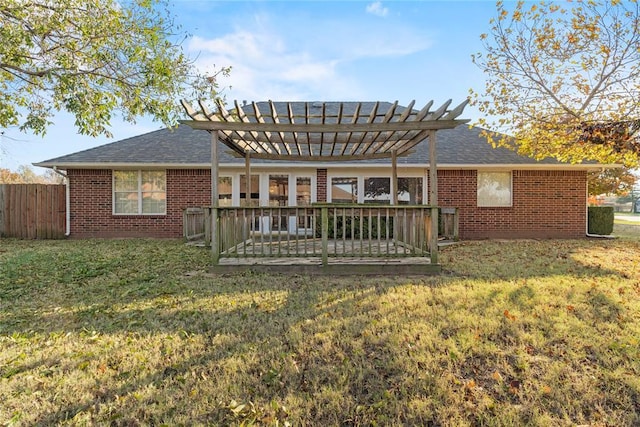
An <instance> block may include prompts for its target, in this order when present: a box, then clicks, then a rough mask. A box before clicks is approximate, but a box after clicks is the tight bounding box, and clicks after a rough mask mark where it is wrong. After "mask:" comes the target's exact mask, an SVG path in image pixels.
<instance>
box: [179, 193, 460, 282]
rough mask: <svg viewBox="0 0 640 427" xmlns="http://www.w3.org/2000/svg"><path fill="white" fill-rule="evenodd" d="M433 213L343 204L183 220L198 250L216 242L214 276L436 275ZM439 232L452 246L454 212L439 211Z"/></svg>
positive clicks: (242, 210) (222, 210) (231, 210)
mask: <svg viewBox="0 0 640 427" xmlns="http://www.w3.org/2000/svg"><path fill="white" fill-rule="evenodd" d="M438 210H439V208H437V207H430V206H422V205H420V206H406V205H404V206H389V205H380V206H377V205H345V204H338V205H329V204H319V205H314V206H307V207H286V206H285V207H281V206H275V207H262V206H261V207H257V206H251V207H216V208H206V207H205V208H202V212H203V216H202V217H201V216H198V214H197V213H195V212H186V213H185V238H186V239H187V240H190V239H192V238H199V237H204V242H203V243H202V245H203V246H208V247H211V242H218V243H217V244H214V245H213V247H211V251H212V264H213V265H212V267H211V271H212V272H220V273H230V272H234V271H247V270H255V271H268V272H287V273H294V274H295V273H308V274H357V275H361V274H394V275H395V274H412V275H413V274H420V275H422V274H432V273H437V272H439V271H440V270H441V267H440V265H439V263H438V258H437V248H438V246H439V241H440V239H443V238H446V237H445V235H444V233H442V234H440V233H439V234H440V235H439V236H438V235H436V236H434V235H433V234H432V232H431V230H433V229H434V225H433V221H432V219H433V218H436V219H437V213H438ZM448 219H452V221H448ZM211 223H213V224H216V226H215V227H212V226H209V224H211ZM447 224H450V225H451V226H450V227H448V226H447ZM442 225H443V229H444V230H447V229H451V230H450V231H452V233H446V234H447V235H449V236H451V237H450V238H452V240H456V239H457V212H456V210H455V209H454V210H453V212H446V213H444V212H443V221H442ZM202 230H204V232H203V231H202Z"/></svg>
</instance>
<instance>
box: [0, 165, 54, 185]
mask: <svg viewBox="0 0 640 427" xmlns="http://www.w3.org/2000/svg"><path fill="white" fill-rule="evenodd" d="M63 183H64V178H63V177H62V176H60V175H59V174H57V173H55V172H54V171H53V170H51V169H47V170H46V171H45V172H44V174H42V175H38V174H37V173H35V172H34V170H33V169H32V168H31V166H28V165H20V166H18V170H16V171H15V172H14V171H12V170H11V169H4V168H0V184H63Z"/></svg>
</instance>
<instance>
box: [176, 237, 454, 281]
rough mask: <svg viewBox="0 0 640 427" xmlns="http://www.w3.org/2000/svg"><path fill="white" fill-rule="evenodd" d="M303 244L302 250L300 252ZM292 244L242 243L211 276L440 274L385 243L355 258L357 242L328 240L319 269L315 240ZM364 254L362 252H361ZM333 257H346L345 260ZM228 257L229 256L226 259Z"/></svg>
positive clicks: (428, 261)
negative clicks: (238, 273) (242, 274)
mask: <svg viewBox="0 0 640 427" xmlns="http://www.w3.org/2000/svg"><path fill="white" fill-rule="evenodd" d="M302 243H304V244H306V245H307V247H306V248H301V247H300V245H301V244H302ZM189 244H191V245H196V246H202V247H204V246H205V243H204V241H198V242H190V243H189ZM291 244H292V242H287V241H281V242H268V241H266V242H259V241H258V242H246V243H245V244H243V245H242V247H241V248H239V249H240V252H239V253H235V254H233V255H232V254H227V256H225V257H221V258H220V260H219V263H218V264H217V265H213V266H211V267H210V271H211V272H212V273H217V274H230V273H236V272H246V271H248V270H249V271H254V272H264V273H287V274H312V275H425V274H436V273H439V272H440V271H441V266H440V265H439V264H431V259H430V258H429V257H428V256H407V255H406V254H407V250H406V248H405V247H404V246H402V245H395V244H394V242H393V241H389V242H388V245H383V246H379V247H376V248H377V249H378V251H379V252H378V253H376V254H374V255H373V256H372V255H371V254H369V253H365V254H364V255H363V256H360V255H358V250H357V245H358V244H359V241H357V240H351V241H350V240H345V241H343V240H339V241H336V240H330V241H329V245H328V250H329V256H328V257H327V264H326V265H323V262H322V256H321V255H320V253H321V251H320V250H319V248H318V245H319V244H320V241H319V239H309V240H307V241H306V242H304V241H298V242H296V245H297V246H298V247H297V248H295V250H293V249H292V248H291V247H290V246H289V245H291ZM305 250H306V251H307V253H309V254H318V255H317V256H289V255H287V254H288V253H304V252H305ZM365 252H366V251H365ZM336 254H349V255H348V256H343V255H336ZM230 255H231V256H230Z"/></svg>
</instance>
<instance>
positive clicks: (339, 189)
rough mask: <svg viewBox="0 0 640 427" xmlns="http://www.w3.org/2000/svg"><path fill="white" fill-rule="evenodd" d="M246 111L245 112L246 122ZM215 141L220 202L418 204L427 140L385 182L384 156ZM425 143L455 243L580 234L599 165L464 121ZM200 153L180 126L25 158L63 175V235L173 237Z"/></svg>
mask: <svg viewBox="0 0 640 427" xmlns="http://www.w3.org/2000/svg"><path fill="white" fill-rule="evenodd" d="M412 104H413V103H412ZM258 106H261V107H260V109H261V110H262V111H266V110H269V108H270V107H271V108H272V109H273V114H274V116H273V118H272V122H273V121H276V122H277V118H276V116H275V114H276V110H278V111H280V112H281V116H282V115H283V114H286V111H287V108H288V111H289V114H291V121H293V120H294V119H293V114H294V113H292V111H294V110H303V111H306V114H307V120H309V119H308V117H310V114H311V113H313V110H314V109H318V110H320V109H321V110H322V123H325V121H324V120H325V117H329V116H330V114H329V111H330V110H331V109H337V108H339V111H340V113H339V115H340V116H342V115H343V114H344V116H345V117H351V115H352V114H355V115H354V116H353V117H354V120H353V121H354V122H356V121H357V120H356V119H355V117H356V116H357V115H358V114H360V115H362V116H368V117H369V118H370V119H371V122H370V123H377V122H380V121H384V120H385V118H384V116H385V115H386V114H387V113H390V112H391V111H392V110H395V112H394V113H393V114H399V113H402V112H405V113H407V114H408V113H409V111H411V114H413V110H411V107H412V105H411V106H410V107H408V108H407V109H403V108H402V107H397V106H396V104H390V103H376V104H375V106H373V104H372V103H317V104H316V103H313V104H310V103H269V104H267V103H259V104H255V103H254V104H253V107H251V106H245V109H249V110H250V109H251V108H255V109H256V110H257V108H258ZM338 106H339V107H338ZM354 108H355V109H356V112H355V113H354V112H353V111H354ZM425 108H426V107H425ZM241 110H242V109H241V108H238V111H241ZM360 110H361V111H360ZM427 110H428V108H427ZM442 112H444V109H443V110H442V111H441V113H442ZM391 115H392V114H389V115H387V117H391ZM257 116H258V115H257V114H256V112H255V111H254V115H253V119H252V120H253V121H255V120H256V117H257ZM333 116H335V114H334V115H333ZM318 117H319V116H318ZM258 119H260V120H262V118H261V117H258ZM245 120H246V119H245ZM338 120H340V119H338ZM386 120H388V118H387V119H386ZM328 122H329V121H328V120H327V123H328ZM236 133H238V132H236ZM246 133H247V134H248V133H250V132H246ZM273 133H274V134H275V133H276V132H273ZM379 133H381V132H378V134H379ZM382 133H384V132H382ZM388 133H390V132H388ZM227 134H228V135H230V134H231V132H228V133H227ZM414 135H416V134H414ZM223 136H224V135H223ZM312 136H313V135H311V136H309V135H307V137H308V138H311V137H312ZM333 138H334V141H335V140H336V138H337V137H336V136H334V137H333ZM256 141H258V140H257V139H256ZM283 141H284V140H283ZM296 142H297V140H296ZM327 142H328V141H327ZM217 144H218V149H217V158H218V172H217V173H218V175H219V180H218V185H217V193H218V195H219V196H218V197H219V205H220V206H242V205H247V204H249V205H258V206H307V205H312V204H314V203H316V202H328V203H336V202H357V203H361V204H390V203H393V201H394V200H396V199H397V204H399V205H402V204H410V205H415V204H428V203H429V191H428V190H429V181H430V179H429V164H430V150H429V144H427V143H420V144H418V145H415V146H413V147H412V149H411V150H409V151H407V152H406V153H405V154H406V155H404V156H402V157H398V158H397V159H396V160H395V161H397V171H396V172H395V173H397V184H396V181H395V180H394V179H392V178H393V173H394V171H393V170H392V163H391V160H390V159H389V158H382V157H380V158H370V159H364V160H360V159H359V160H348V161H336V160H335V159H333V158H328V157H327V156H324V157H318V158H319V159H320V160H313V158H312V157H310V156H307V159H306V160H307V161H291V160H287V159H286V158H281V159H276V158H274V159H271V158H268V159H261V158H252V159H251V160H250V162H251V164H250V169H247V167H248V162H249V159H248V158H243V157H241V156H239V155H238V153H237V152H234V151H232V150H230V149H229V145H228V144H225V141H224V140H223V139H221V140H219V141H218V142H217ZM327 145H330V144H327ZM345 147H346V145H345ZM436 147H437V204H438V206H440V207H451V208H457V209H458V212H459V216H458V218H459V237H460V238H461V239H487V238H534V237H535V238H578V237H583V236H585V233H586V230H587V171H589V170H592V169H594V168H598V167H601V165H594V164H565V163H560V162H557V161H555V160H551V159H547V160H543V161H537V160H533V159H531V158H527V157H523V156H520V155H518V154H517V153H515V152H513V151H511V150H508V149H504V148H492V147H491V146H490V145H489V144H488V143H487V142H486V140H485V139H483V137H482V136H481V129H479V128H476V127H469V126H467V125H460V126H457V127H455V128H452V129H441V130H438V132H437V145H436ZM334 149H335V146H333V148H331V150H332V151H333V150H334ZM321 151H322V148H321ZM343 151H344V150H343ZM211 159H212V149H211V136H210V134H209V132H206V131H203V130H197V129H192V128H191V127H189V126H187V125H184V124H181V125H179V126H178V127H177V128H176V129H173V130H169V129H162V130H158V131H155V132H150V133H146V134H143V135H139V136H135V137H132V138H128V139H124V140H121V141H116V142H113V143H110V144H106V145H103V146H100V147H96V148H91V149H88V150H84V151H80V152H77V153H72V154H69V155H66V156H62V157H58V158H55V159H50V160H45V161H42V162H39V163H35V165H36V166H41V167H49V168H56V169H58V170H64V171H66V174H67V177H68V182H69V183H68V185H69V192H68V197H69V209H68V219H69V227H70V228H69V234H70V237H72V238H88V237H181V236H182V235H183V211H184V210H185V209H186V208H190V207H198V206H208V205H211V194H212V182H211V181H212V180H211V174H212V164H211ZM247 170H250V175H251V176H250V178H249V182H248V183H247V178H246V175H247V173H246V171H247ZM394 193H395V194H394ZM281 226H282V227H287V225H286V224H284V225H281ZM264 227H265V229H264V230H263V231H269V226H268V225H265V226H264Z"/></svg>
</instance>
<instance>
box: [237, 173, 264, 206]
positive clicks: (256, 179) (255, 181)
mask: <svg viewBox="0 0 640 427" xmlns="http://www.w3.org/2000/svg"><path fill="white" fill-rule="evenodd" d="M250 184H251V187H250V191H251V194H250V197H249V203H248V204H247V177H246V175H240V206H247V205H248V206H260V176H259V175H251V183H250Z"/></svg>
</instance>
